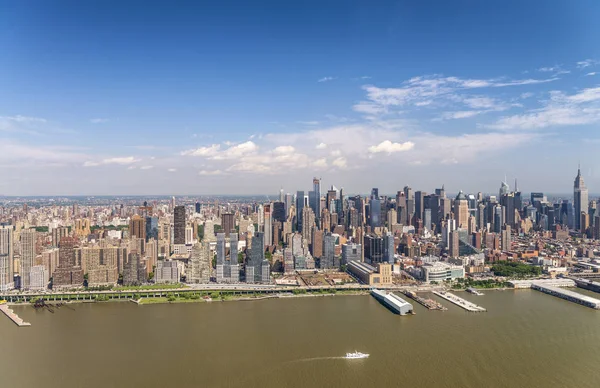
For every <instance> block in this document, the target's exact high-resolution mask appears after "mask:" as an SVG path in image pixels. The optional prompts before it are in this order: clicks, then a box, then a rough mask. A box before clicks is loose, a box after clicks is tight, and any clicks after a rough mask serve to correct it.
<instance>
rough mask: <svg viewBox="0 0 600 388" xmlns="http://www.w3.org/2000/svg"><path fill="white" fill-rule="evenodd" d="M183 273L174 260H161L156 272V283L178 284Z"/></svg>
mask: <svg viewBox="0 0 600 388" xmlns="http://www.w3.org/2000/svg"><path fill="white" fill-rule="evenodd" d="M180 276H181V273H180V271H179V267H178V266H177V262H176V261H173V260H160V261H159V262H158V263H157V266H156V269H155V270H154V282H155V283H157V284H159V283H178V282H179V278H180Z"/></svg>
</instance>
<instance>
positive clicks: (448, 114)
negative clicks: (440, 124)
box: [442, 110, 485, 120]
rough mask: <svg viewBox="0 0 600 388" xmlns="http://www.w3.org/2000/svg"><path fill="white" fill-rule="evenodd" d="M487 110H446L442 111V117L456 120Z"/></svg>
mask: <svg viewBox="0 0 600 388" xmlns="http://www.w3.org/2000/svg"><path fill="white" fill-rule="evenodd" d="M484 112H485V111H482V110H461V111H456V112H444V113H442V118H443V119H444V120H454V119H467V118H469V117H473V116H477V115H480V114H482V113H484Z"/></svg>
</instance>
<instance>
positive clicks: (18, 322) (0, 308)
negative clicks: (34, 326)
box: [0, 304, 31, 327]
mask: <svg viewBox="0 0 600 388" xmlns="http://www.w3.org/2000/svg"><path fill="white" fill-rule="evenodd" d="M0 311H2V312H3V313H4V314H5V315H6V316H7V317H9V318H10V319H11V321H13V322H14V323H15V324H16V325H17V326H19V327H23V326H31V323H29V322H25V321H23V320H22V319H21V318H19V316H18V315H17V314H15V312H14V311H12V309H11V308H9V307H8V306H7V305H5V304H2V305H0Z"/></svg>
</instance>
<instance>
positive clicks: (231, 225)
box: [221, 213, 235, 237]
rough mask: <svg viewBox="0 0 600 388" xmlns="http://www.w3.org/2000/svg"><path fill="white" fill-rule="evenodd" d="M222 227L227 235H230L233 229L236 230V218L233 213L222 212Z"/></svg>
mask: <svg viewBox="0 0 600 388" xmlns="http://www.w3.org/2000/svg"><path fill="white" fill-rule="evenodd" d="M221 228H222V230H223V233H225V237H229V234H230V233H231V231H232V230H235V218H234V216H233V213H222V214H221Z"/></svg>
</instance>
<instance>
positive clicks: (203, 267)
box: [186, 241, 211, 283]
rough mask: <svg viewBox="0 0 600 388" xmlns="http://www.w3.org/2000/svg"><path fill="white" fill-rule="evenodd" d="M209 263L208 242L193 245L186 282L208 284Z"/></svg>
mask: <svg viewBox="0 0 600 388" xmlns="http://www.w3.org/2000/svg"><path fill="white" fill-rule="evenodd" d="M210 262H211V260H210V244H209V243H208V241H204V242H202V243H196V244H194V246H193V247H192V256H191V258H190V260H189V262H188V268H187V271H186V272H187V277H186V281H187V282H188V283H209V282H210Z"/></svg>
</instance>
